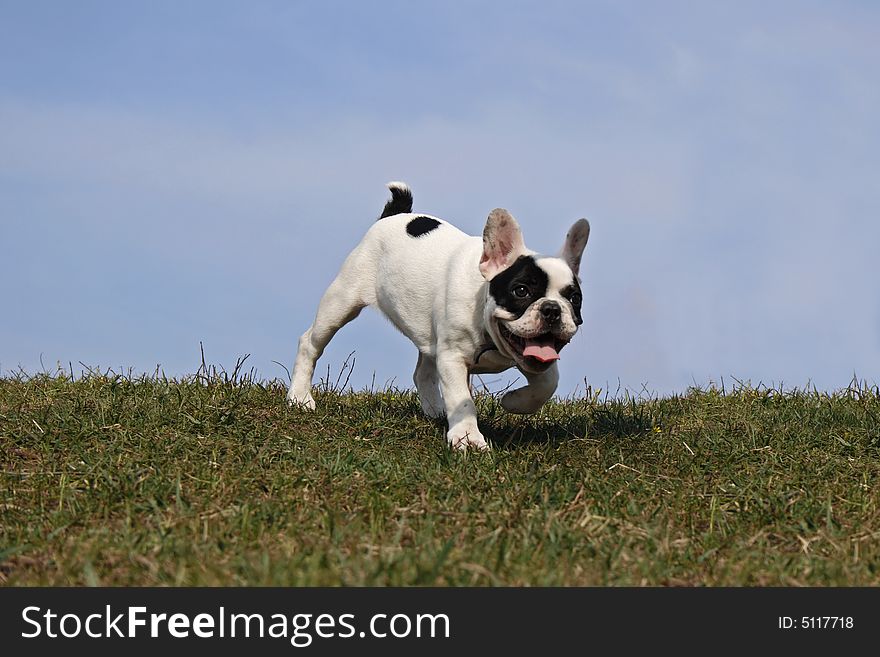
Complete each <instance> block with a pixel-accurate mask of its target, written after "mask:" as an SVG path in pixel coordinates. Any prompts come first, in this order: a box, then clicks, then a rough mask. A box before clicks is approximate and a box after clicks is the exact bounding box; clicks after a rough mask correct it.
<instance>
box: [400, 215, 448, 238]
mask: <svg viewBox="0 0 880 657" xmlns="http://www.w3.org/2000/svg"><path fill="white" fill-rule="evenodd" d="M439 225H440V222H439V221H437V220H436V219H432V218H431V217H423V216H418V217H413V218H412V219H410V220H409V223H408V224H407V225H406V232H407V233H409V235H410V236H412V237H421V236H422V235H427V234H428V233H430V232H431V231H432V230H434V229H435V228H437V226H439Z"/></svg>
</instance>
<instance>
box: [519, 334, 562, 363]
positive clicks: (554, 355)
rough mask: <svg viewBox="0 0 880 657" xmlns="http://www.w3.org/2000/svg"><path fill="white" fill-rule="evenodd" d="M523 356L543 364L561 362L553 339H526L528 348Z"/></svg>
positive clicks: (524, 350)
mask: <svg viewBox="0 0 880 657" xmlns="http://www.w3.org/2000/svg"><path fill="white" fill-rule="evenodd" d="M523 356H531V357H532V358H537V359H538V360H539V361H541V362H542V363H549V362H550V361H551V360H559V353H558V352H557V351H556V347H555V346H554V345H553V338H549V339H546V338H545V339H544V340H543V341H541V340H532V339H529V338H526V347H525V349H523Z"/></svg>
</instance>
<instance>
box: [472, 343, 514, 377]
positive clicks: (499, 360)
mask: <svg viewBox="0 0 880 657" xmlns="http://www.w3.org/2000/svg"><path fill="white" fill-rule="evenodd" d="M474 361H475V362H474V364H473V365H471V366H470V367H469V368H468V372H469V373H470V374H496V373H498V372H503V371H504V370H509V369H510V368H511V367H513V366H514V365H515V363H514V362H513V361H512V360H511V359H510V358H506V357H505V356H504V355H502V353H501V352H500V351H498V349H497V348H495V346H494V345H491V346H488V345H487V346H486V347H484V348H482V349H481V350H480V351H479V352H478V353H477V354H476V355H475V357H474Z"/></svg>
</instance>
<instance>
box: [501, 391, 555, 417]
mask: <svg viewBox="0 0 880 657" xmlns="http://www.w3.org/2000/svg"><path fill="white" fill-rule="evenodd" d="M546 401H547V400H546V399H544V398H543V397H538V396H536V395H533V394H531V391H529V390H527V389H526V388H519V389H517V390H511V391H510V392H508V393H506V394H505V395H504V396H503V397H501V406H502V408H504V410H505V411H507V412H508V413H516V414H518V415H530V414H532V413H537V412H538V411H539V410H541V407H542V406H543V405H544V402H546Z"/></svg>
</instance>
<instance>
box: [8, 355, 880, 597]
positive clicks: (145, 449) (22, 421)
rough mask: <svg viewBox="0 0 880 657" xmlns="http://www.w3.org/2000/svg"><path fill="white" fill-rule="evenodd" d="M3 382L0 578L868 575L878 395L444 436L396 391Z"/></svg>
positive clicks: (680, 408) (615, 581) (710, 398)
mask: <svg viewBox="0 0 880 657" xmlns="http://www.w3.org/2000/svg"><path fill="white" fill-rule="evenodd" d="M329 388H332V386H329V387H328V386H324V389H323V390H319V391H318V393H317V394H316V398H317V402H318V405H319V410H318V411H317V412H316V413H312V414H309V413H307V412H303V411H297V410H291V409H288V408H287V406H286V404H285V388H284V386H283V385H282V384H281V383H279V382H260V381H254V380H253V379H252V378H251V377H247V376H245V377H241V376H226V375H224V374H222V373H218V372H216V371H213V372H210V373H209V372H207V371H205V370H203V371H202V373H201V374H199V375H196V376H193V377H189V378H187V379H185V380H166V379H164V378H163V377H139V378H138V377H130V376H129V377H123V376H117V375H113V374H110V373H103V374H101V373H92V374H89V375H86V376H84V377H81V378H77V379H76V380H73V379H71V378H70V377H67V376H65V375H64V374H62V373H60V372H59V373H57V374H55V375H51V376H49V375H37V376H32V377H24V376H19V377H8V378H3V379H0V461H2V463H0V469H2V475H0V581H3V582H5V583H6V584H9V585H35V584H42V585H83V584H88V585H98V584H100V585H337V584H345V585H710V586H718V585H783V586H788V585H799V584H805V585H835V586H837V585H878V584H880V512H878V503H880V461H878V456H880V396H878V391H877V389H876V388H870V387H868V386H867V385H864V384H862V385H858V384H853V385H852V386H851V387H850V388H849V389H848V390H845V391H841V392H839V393H835V394H830V395H829V394H824V393H816V392H809V391H797V390H794V391H785V392H780V391H776V390H772V389H766V388H763V387H761V388H758V389H754V388H752V387H749V386H746V385H740V386H738V387H737V388H736V389H735V390H728V391H727V392H726V393H724V392H722V391H720V390H717V389H714V388H710V389H708V390H696V389H694V390H689V391H688V392H687V393H686V394H684V395H681V396H673V397H670V398H665V399H633V398H631V397H628V396H626V395H624V396H623V397H622V398H618V399H611V398H606V397H603V396H601V395H593V396H591V397H589V398H585V399H577V400H568V401H560V402H554V403H551V404H548V405H547V406H546V407H545V409H544V410H543V411H542V412H541V413H540V414H539V415H536V416H530V417H519V416H511V415H508V414H506V413H504V412H503V411H502V410H501V408H500V406H499V404H498V402H497V399H495V398H493V397H492V396H490V395H481V396H480V397H479V399H478V407H479V413H480V421H481V427H482V429H483V432H484V433H485V434H486V436H487V437H488V438H489V439H490V440H492V441H493V443H494V445H495V448H494V450H493V451H492V452H490V453H484V454H479V453H469V454H467V455H461V454H457V453H451V452H450V451H448V450H447V449H446V446H445V441H444V438H443V436H444V427H443V425H442V424H440V423H438V422H434V421H431V420H428V419H426V418H424V417H423V416H422V415H421V413H420V410H419V405H418V400H417V398H416V397H415V396H414V394H412V393H411V392H409V391H404V392H401V391H394V390H389V391H384V392H378V393H348V394H338V393H336V392H334V391H333V390H332V389H329Z"/></svg>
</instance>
